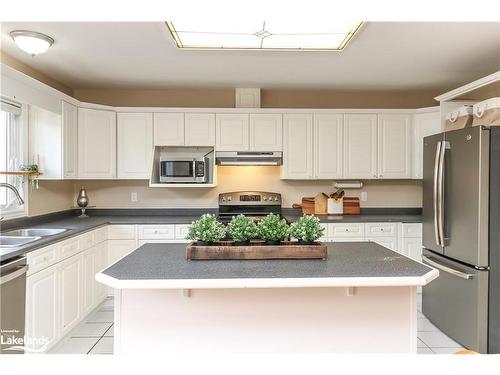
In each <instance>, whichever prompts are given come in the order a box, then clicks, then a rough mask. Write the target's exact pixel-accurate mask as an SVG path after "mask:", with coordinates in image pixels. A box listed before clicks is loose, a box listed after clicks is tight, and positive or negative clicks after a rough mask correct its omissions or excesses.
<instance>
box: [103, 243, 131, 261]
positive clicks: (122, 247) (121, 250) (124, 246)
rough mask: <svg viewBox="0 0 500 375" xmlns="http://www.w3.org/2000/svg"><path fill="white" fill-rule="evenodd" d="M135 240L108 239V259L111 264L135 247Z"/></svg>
mask: <svg viewBox="0 0 500 375" xmlns="http://www.w3.org/2000/svg"><path fill="white" fill-rule="evenodd" d="M136 247H137V246H136V241H135V240H108V261H107V264H113V263H114V262H116V261H117V260H118V259H120V258H123V257H124V256H125V255H127V254H128V253H130V252H131V251H132V250H134V249H135V248H136Z"/></svg>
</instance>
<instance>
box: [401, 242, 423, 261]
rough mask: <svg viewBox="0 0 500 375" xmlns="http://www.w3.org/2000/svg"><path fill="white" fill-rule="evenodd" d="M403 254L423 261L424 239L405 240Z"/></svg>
mask: <svg viewBox="0 0 500 375" xmlns="http://www.w3.org/2000/svg"><path fill="white" fill-rule="evenodd" d="M402 253H403V254H404V255H406V256H408V257H410V258H412V259H415V260H416V261H418V262H421V261H422V238H416V237H414V238H403V239H402Z"/></svg>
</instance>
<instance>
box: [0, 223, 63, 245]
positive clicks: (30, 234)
mask: <svg viewBox="0 0 500 375" xmlns="http://www.w3.org/2000/svg"><path fill="white" fill-rule="evenodd" d="M66 231H67V229H58V228H57V229H56V228H54V229H53V228H33V229H15V230H11V231H8V232H5V233H3V234H2V235H0V248H15V247H21V246H24V245H27V244H29V243H31V242H34V241H37V240H39V239H40V238H42V237H48V236H54V235H56V234H59V233H63V232H66Z"/></svg>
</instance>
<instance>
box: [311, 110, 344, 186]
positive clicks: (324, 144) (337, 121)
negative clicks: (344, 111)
mask: <svg viewBox="0 0 500 375" xmlns="http://www.w3.org/2000/svg"><path fill="white" fill-rule="evenodd" d="M343 123H344V120H343V115H341V114H316V115H314V144H313V148H314V178H316V179H336V178H342V177H343V173H342V167H343V166H342V162H343V144H344V139H343V136H342V135H343Z"/></svg>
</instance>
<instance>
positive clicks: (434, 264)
mask: <svg viewBox="0 0 500 375" xmlns="http://www.w3.org/2000/svg"><path fill="white" fill-rule="evenodd" d="M422 261H423V262H424V264H427V265H429V266H432V267H434V268H437V269H438V270H441V271H444V272H446V273H449V274H450V275H453V276H457V277H460V278H462V279H466V280H469V279H472V278H473V277H474V275H472V274H470V273H465V272H462V271H459V270H456V269H454V268H451V267H448V266H445V265H444V264H441V263H438V262H436V261H435V260H432V259H431V258H429V257H426V256H424V255H422Z"/></svg>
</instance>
